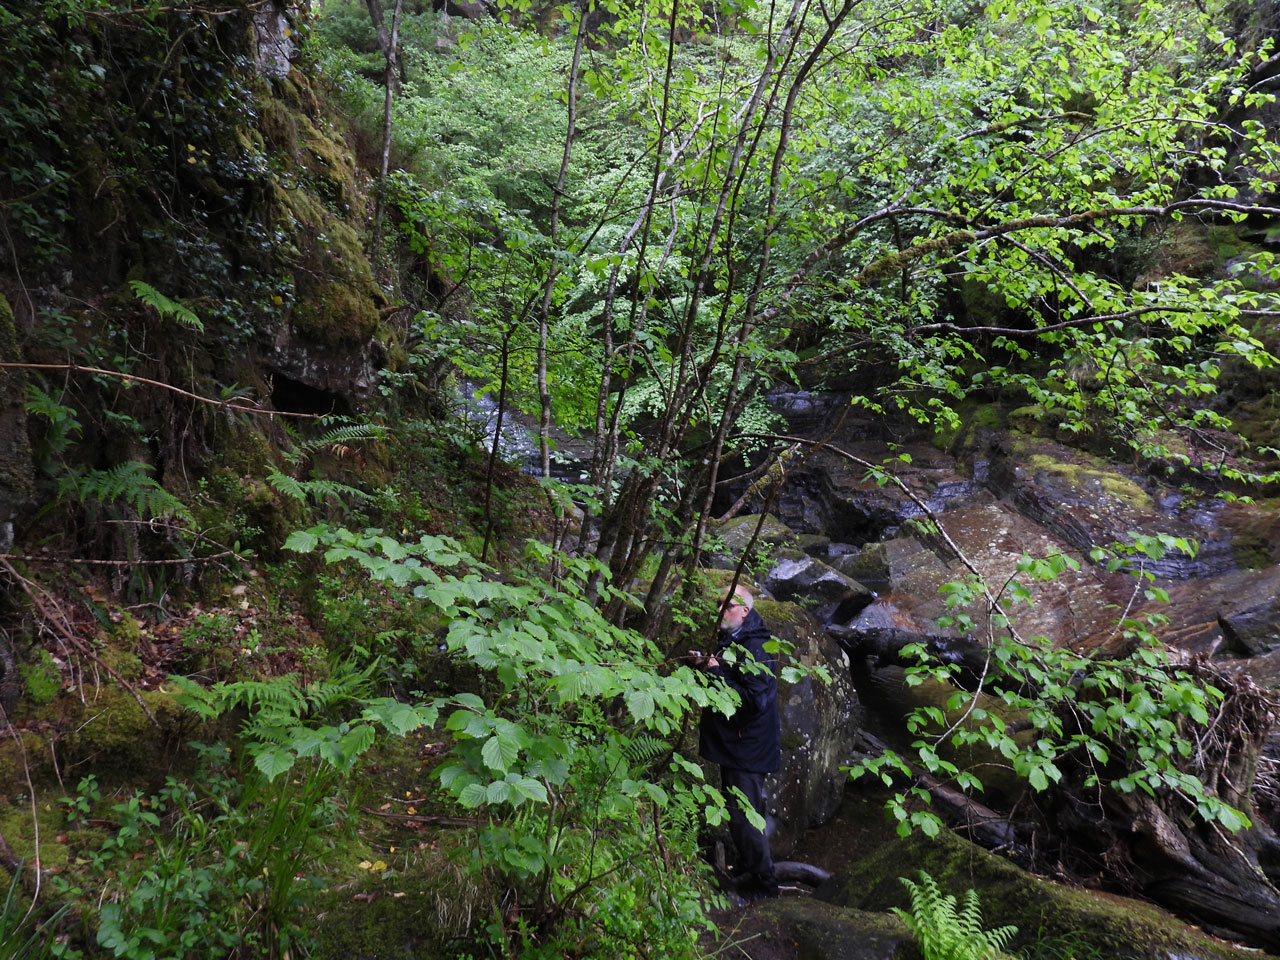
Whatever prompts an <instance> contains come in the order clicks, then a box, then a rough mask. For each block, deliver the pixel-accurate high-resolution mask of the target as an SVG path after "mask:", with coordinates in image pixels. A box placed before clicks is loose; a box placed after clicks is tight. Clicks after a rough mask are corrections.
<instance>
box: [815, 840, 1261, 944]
mask: <svg viewBox="0 0 1280 960" xmlns="http://www.w3.org/2000/svg"><path fill="white" fill-rule="evenodd" d="M920 870H924V871H925V872H926V873H928V874H929V875H930V876H932V877H933V878H934V879H935V880H936V881H937V882H938V886H939V887H940V888H941V890H942V891H943V892H944V893H947V894H952V895H955V896H962V895H963V893H964V891H965V890H967V889H970V888H972V889H974V890H976V891H977V893H978V897H979V903H980V905H981V907H982V916H983V919H984V926H985V927H986V928H987V929H992V928H995V927H1000V926H1004V925H1005V924H1015V925H1017V927H1018V934H1017V936H1016V937H1015V938H1014V940H1013V941H1012V947H1014V948H1022V947H1025V946H1028V945H1029V944H1032V943H1034V942H1036V941H1037V940H1045V939H1048V938H1052V937H1063V938H1072V939H1074V940H1075V941H1076V942H1078V943H1081V944H1085V945H1088V946H1091V947H1094V948H1095V949H1097V950H1099V951H1101V955H1102V956H1106V957H1115V958H1144V960H1145V958H1152V960H1156V958H1159V960H1166V958H1168V957H1170V956H1174V957H1180V958H1185V960H1193V958H1200V960H1243V958H1245V957H1258V956H1259V954H1257V953H1256V952H1248V953H1246V952H1243V951H1240V950H1235V949H1233V948H1231V947H1230V946H1228V945H1226V944H1224V943H1223V942H1222V941H1220V940H1216V939H1214V938H1212V937H1209V936H1207V935H1206V934H1204V933H1202V932H1200V931H1199V930H1198V929H1196V928H1195V927H1192V926H1189V925H1187V924H1184V923H1182V922H1181V921H1179V920H1178V919H1177V918H1175V917H1173V916H1171V915H1170V914H1168V913H1166V912H1164V911H1163V910H1161V909H1159V908H1158V907H1155V906H1153V905H1152V904H1149V903H1144V902H1141V901H1138V900H1131V899H1128V898H1125V897H1118V896H1113V895H1109V894H1101V893H1097V892H1094V891H1090V890H1079V889H1075V888H1071V887H1066V886H1063V885H1062V884H1058V883H1053V882H1052V881H1049V880H1042V879H1040V878H1038V877H1033V876H1031V875H1030V874H1028V873H1026V872H1025V871H1023V870H1021V869H1019V868H1018V867H1016V866H1014V865H1013V864H1012V863H1009V862H1008V861H1006V860H1002V859H1001V858H1000V857H997V856H995V855H993V854H991V853H988V852H987V851H986V850H983V849H982V848H980V847H977V846H975V845H974V844H971V843H969V842H968V841H966V840H963V839H961V838H960V837H957V836H956V835H955V834H952V833H949V832H946V831H944V832H943V833H942V834H940V835H939V836H937V837H935V838H933V839H930V838H928V837H925V836H923V835H922V834H914V835H912V836H911V837H908V838H906V839H905V840H900V841H897V842H895V843H891V844H889V845H887V846H885V847H883V848H882V849H881V850H879V851H878V852H877V853H875V854H873V855H872V856H871V857H868V858H867V859H866V860H865V861H863V862H862V863H859V864H856V865H854V866H852V867H850V868H849V869H848V870H845V871H842V872H841V873H839V874H837V875H835V876H833V877H832V878H831V880H829V881H828V882H827V883H826V884H824V885H823V886H822V887H821V888H820V889H819V891H818V893H817V896H818V898H819V899H821V900H824V901H826V902H829V903H834V904H838V905H840V906H845V907H853V908H856V909H860V910H889V909H892V908H893V907H901V908H909V907H910V903H909V899H908V894H907V891H906V888H905V887H904V886H903V885H902V883H901V882H900V881H899V878H900V877H904V876H907V877H913V876H915V875H916V873H917V871H920Z"/></svg>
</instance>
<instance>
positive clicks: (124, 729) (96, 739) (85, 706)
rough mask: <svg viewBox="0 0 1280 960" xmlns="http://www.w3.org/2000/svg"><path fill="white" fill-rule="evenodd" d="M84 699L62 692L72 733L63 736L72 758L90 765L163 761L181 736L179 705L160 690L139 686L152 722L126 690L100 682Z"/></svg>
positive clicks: (138, 766) (139, 766) (137, 766)
mask: <svg viewBox="0 0 1280 960" xmlns="http://www.w3.org/2000/svg"><path fill="white" fill-rule="evenodd" d="M88 692H89V693H92V694H93V697H92V699H91V700H89V702H87V703H81V702H80V701H79V699H78V698H72V697H66V698H63V699H64V701H66V702H67V703H68V709H67V710H66V711H64V714H63V716H64V719H65V720H66V721H69V722H68V726H70V728H71V730H72V732H71V733H69V734H68V735H67V736H66V737H65V738H63V740H62V741H61V744H60V745H61V747H62V750H63V752H64V753H65V755H66V758H67V760H68V761H69V762H71V763H81V762H86V761H91V762H92V763H93V764H94V766H102V765H108V766H115V767H118V768H120V769H125V770H132V771H134V772H135V775H136V774H137V773H138V772H140V771H145V770H148V769H154V768H157V767H159V766H163V765H164V763H165V762H166V760H167V758H168V756H169V754H170V753H171V752H172V750H173V748H174V747H175V745H176V744H178V743H181V742H182V740H183V739H185V737H184V736H183V718H182V707H180V706H179V705H178V702H177V701H176V700H174V699H173V697H171V696H170V695H169V694H167V693H164V692H162V691H160V690H139V691H138V696H139V697H140V698H141V699H142V701H143V703H145V704H146V706H147V709H148V710H149V711H150V712H151V716H152V717H154V718H155V721H156V722H155V723H152V722H151V717H148V716H147V715H146V713H144V712H143V710H142V706H141V705H140V704H139V703H138V701H137V700H135V699H134V697H133V695H132V694H131V693H129V691H127V690H123V689H121V688H119V687H118V686H115V685H114V684H113V685H107V684H103V685H102V686H100V687H98V688H97V690H94V691H88Z"/></svg>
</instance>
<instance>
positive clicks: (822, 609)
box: [765, 556, 874, 623]
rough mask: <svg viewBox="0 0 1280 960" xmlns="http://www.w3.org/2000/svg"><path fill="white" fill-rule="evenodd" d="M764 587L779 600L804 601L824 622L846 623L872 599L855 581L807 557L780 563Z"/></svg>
mask: <svg viewBox="0 0 1280 960" xmlns="http://www.w3.org/2000/svg"><path fill="white" fill-rule="evenodd" d="M765 587H766V589H768V590H769V592H770V593H772V594H773V595H774V596H775V597H777V598H778V599H779V600H796V599H804V600H805V601H806V602H807V604H808V605H809V607H810V609H811V610H812V611H813V613H814V615H815V616H816V617H817V618H818V619H819V620H821V621H823V622H824V623H830V622H837V623H845V622H848V621H849V620H850V619H851V618H853V617H854V616H856V615H857V613H858V611H860V610H861V609H862V608H863V607H865V606H866V605H867V604H868V603H870V602H871V601H872V599H873V598H874V594H873V593H872V592H871V591H870V590H868V589H867V588H866V587H864V586H863V585H862V584H860V583H858V582H857V581H856V580H852V579H850V578H849V577H846V576H845V575H844V574H843V573H840V571H838V570H833V569H831V567H828V566H827V565H826V564H825V563H823V562H822V561H820V560H816V559H815V558H813V557H809V556H804V557H801V558H799V559H796V560H783V561H782V562H781V563H780V564H778V565H777V566H776V567H774V568H773V569H772V570H771V571H770V572H769V575H768V576H767V577H766V578H765Z"/></svg>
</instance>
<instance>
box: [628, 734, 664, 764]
mask: <svg viewBox="0 0 1280 960" xmlns="http://www.w3.org/2000/svg"><path fill="white" fill-rule="evenodd" d="M670 749H671V745H670V744H669V743H667V741H665V740H659V739H658V738H657V737H651V736H648V735H646V734H641V735H640V736H637V737H635V738H633V739H632V740H631V742H630V743H628V744H627V745H626V747H625V748H624V749H623V751H622V752H623V755H624V756H625V757H626V758H627V760H628V761H629V762H631V763H633V764H641V763H648V762H649V761H650V760H652V759H653V758H654V757H660V756H662V755H663V754H664V753H666V752H667V751H668V750H670Z"/></svg>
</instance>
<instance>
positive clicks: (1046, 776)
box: [852, 534, 1250, 836]
mask: <svg viewBox="0 0 1280 960" xmlns="http://www.w3.org/2000/svg"><path fill="white" fill-rule="evenodd" d="M1167 550H1178V551H1180V552H1183V553H1185V554H1187V555H1189V556H1194V554H1195V552H1196V544H1195V542H1194V541H1190V540H1187V539H1185V538H1177V537H1172V536H1168V535H1156V536H1146V535H1139V534H1133V535H1132V539H1131V542H1130V543H1128V544H1114V545H1112V547H1111V548H1110V549H1106V550H1104V549H1101V548H1099V549H1097V550H1095V551H1094V559H1095V560H1098V561H1101V560H1106V561H1107V569H1108V570H1109V571H1111V572H1114V571H1117V570H1121V569H1128V570H1130V572H1131V573H1132V574H1133V575H1134V577H1135V579H1136V581H1137V583H1138V584H1139V586H1140V587H1141V585H1143V584H1150V582H1151V580H1152V579H1153V577H1152V575H1151V573H1150V571H1148V570H1144V569H1143V567H1142V566H1141V564H1139V563H1135V562H1134V557H1135V556H1137V557H1143V558H1148V559H1160V558H1161V557H1163V556H1164V555H1165V552H1166V551H1167ZM1078 567H1079V564H1078V562H1077V561H1075V560H1073V559H1071V558H1069V557H1066V556H1063V555H1054V556H1051V557H1047V558H1033V557H1030V556H1024V557H1023V558H1022V559H1021V561H1020V562H1019V564H1018V572H1019V574H1020V575H1021V576H1020V577H1013V578H1011V579H1010V580H1009V581H1008V582H1006V583H1005V584H1004V585H1003V587H1002V588H1001V589H1000V592H999V594H998V595H997V596H996V597H995V598H994V599H993V602H994V605H995V607H994V610H993V612H992V615H991V618H990V627H989V630H990V631H991V632H990V633H989V635H988V641H989V643H990V655H989V657H988V660H987V664H986V673H985V675H984V681H983V685H982V686H981V687H980V688H979V689H978V690H977V691H974V692H970V691H967V690H962V689H957V690H954V692H952V693H951V694H950V696H949V698H948V700H947V703H946V710H945V711H944V710H943V709H941V708H939V707H937V706H921V707H917V708H915V709H914V710H912V711H911V713H910V714H909V716H908V718H907V729H908V731H909V732H910V733H912V734H914V735H916V736H917V737H918V738H919V739H917V740H915V741H914V742H913V743H912V745H911V749H912V751H914V756H913V758H912V759H913V760H914V762H916V763H917V764H918V765H919V767H920V769H922V770H924V771H926V772H927V773H928V774H930V775H931V776H934V777H937V778H940V779H943V780H946V781H950V782H953V783H954V784H955V785H956V786H957V787H958V788H959V789H961V790H964V791H966V792H969V791H981V790H982V789H983V783H982V779H981V776H980V774H979V773H978V772H977V771H976V770H975V769H965V768H962V767H961V765H960V764H959V763H958V762H956V761H955V760H951V759H947V756H946V753H945V751H946V750H947V749H948V748H954V749H957V750H964V749H969V748H975V747H977V748H980V749H983V750H986V751H989V753H990V755H991V756H993V757H998V758H999V760H1000V762H1001V763H1004V764H1007V765H1009V766H1010V767H1011V768H1012V769H1013V771H1014V772H1015V773H1016V774H1018V776H1019V777H1021V778H1025V780H1026V782H1027V784H1028V785H1029V786H1030V788H1031V789H1032V790H1034V791H1036V792H1040V791H1044V790H1046V789H1048V788H1049V787H1050V785H1051V784H1056V783H1059V782H1061V781H1062V780H1063V779H1064V777H1067V776H1070V777H1075V778H1078V779H1079V781H1080V783H1081V784H1082V786H1083V787H1084V788H1086V789H1095V788H1096V789H1103V788H1106V789H1112V790H1117V791H1120V792H1122V793H1132V792H1133V791H1135V790H1137V791H1141V792H1143V793H1145V794H1147V795H1148V796H1152V797H1157V798H1166V797H1174V798H1177V799H1178V800H1179V801H1180V806H1181V807H1182V809H1184V810H1187V811H1193V812H1194V813H1195V815H1196V816H1198V817H1200V818H1202V819H1204V820H1207V821H1211V822H1216V823H1217V824H1219V825H1221V826H1222V827H1224V828H1226V829H1227V830H1229V831H1232V832H1234V831H1237V830H1240V829H1244V828H1247V827H1248V826H1249V824H1250V821H1249V818H1248V816H1247V815H1246V814H1245V813H1244V812H1242V811H1241V810H1239V809H1236V808H1235V807H1234V806H1232V804H1231V803H1230V802H1228V800H1226V799H1224V798H1223V797H1221V796H1219V795H1218V794H1217V793H1215V792H1214V791H1213V790H1212V789H1210V788H1207V787H1206V785H1205V778H1204V777H1202V776H1200V774H1201V772H1202V771H1203V770H1204V769H1206V768H1207V767H1208V766H1211V765H1212V764H1213V762H1214V760H1213V757H1212V755H1211V754H1210V753H1208V752H1206V745H1205V741H1204V738H1203V737H1202V736H1200V735H1199V734H1198V733H1197V729H1198V728H1203V727H1205V726H1207V725H1208V724H1209V723H1210V718H1211V716H1212V715H1213V714H1214V713H1216V711H1217V708H1218V706H1219V705H1220V704H1221V703H1222V700H1223V693H1222V691H1220V690H1218V689H1217V688H1216V687H1214V686H1212V685H1211V684H1209V683H1206V682H1205V681H1204V680H1203V678H1202V677H1200V676H1199V675H1197V674H1196V673H1195V671H1194V670H1193V669H1192V668H1190V667H1178V666H1175V665H1173V664H1171V663H1170V662H1169V659H1168V657H1167V656H1166V654H1165V652H1164V648H1163V647H1162V645H1161V644H1160V643H1159V641H1158V639H1157V638H1156V635H1155V633H1154V631H1155V630H1157V629H1158V628H1159V627H1160V626H1161V625H1162V623H1163V619H1162V618H1160V617H1159V616H1156V615H1150V616H1148V617H1147V618H1146V619H1143V620H1138V619H1135V618H1124V619H1122V620H1121V621H1120V622H1119V623H1118V624H1117V633H1118V635H1119V636H1120V637H1121V638H1122V639H1123V640H1125V641H1126V646H1127V647H1129V648H1132V652H1130V653H1126V654H1122V655H1116V656H1100V655H1093V656H1090V655H1086V654H1082V653H1078V652H1075V651H1073V650H1071V649H1068V648H1063V647H1058V646H1055V645H1054V644H1053V643H1052V642H1051V641H1050V640H1049V639H1048V638H1045V637H1030V638H1023V637H1020V636H1018V635H1017V633H1016V630H1015V628H1014V624H1015V618H1014V617H1013V615H1012V613H1010V612H1008V611H1010V609H1011V608H1012V607H1013V606H1014V605H1015V604H1016V603H1019V602H1022V603H1030V602H1032V601H1033V596H1032V593H1031V591H1030V589H1029V586H1028V584H1027V581H1029V582H1030V583H1032V584H1034V583H1035V582H1037V581H1040V582H1044V581H1049V580H1053V579H1056V578H1057V577H1058V576H1059V575H1060V574H1062V573H1063V572H1064V571H1065V570H1067V569H1078ZM986 590H987V586H986V585H985V584H984V583H983V582H982V581H981V580H980V579H978V578H976V577H975V578H973V579H971V580H969V581H965V582H955V583H950V584H946V585H945V586H944V587H943V588H942V593H943V595H944V596H945V598H946V602H947V605H948V607H950V608H951V609H953V610H954V611H956V612H955V613H954V614H953V615H950V616H947V617H944V618H942V620H941V621H940V625H941V626H944V627H957V628H959V629H961V630H965V631H971V630H974V629H976V624H975V622H974V620H973V619H972V618H971V617H970V616H969V615H968V614H966V613H964V612H963V611H964V610H965V609H966V608H972V606H973V605H974V604H975V603H976V602H980V601H981V600H982V598H983V597H984V596H985V595H986V594H985V591H986ZM1145 594H1146V598H1147V599H1148V600H1153V601H1162V600H1167V599H1168V597H1167V595H1166V594H1165V593H1164V591H1163V590H1160V589H1159V588H1157V587H1154V586H1147V587H1146V588H1145ZM901 655H902V656H903V657H906V658H910V659H911V660H913V661H914V663H913V665H912V666H911V667H909V668H908V670H907V678H906V682H907V683H908V684H909V685H912V686H919V685H920V684H922V683H925V682H926V681H937V682H941V683H943V684H947V685H950V684H951V681H952V679H953V676H954V675H955V674H956V673H957V672H958V670H959V668H958V666H957V665H956V664H946V663H941V662H939V660H938V659H937V658H936V657H935V656H934V655H933V654H932V653H931V652H930V651H929V650H928V649H926V648H925V647H924V646H923V645H921V644H912V645H908V646H906V647H904V648H903V649H902V651H901ZM989 693H990V694H994V695H996V696H998V698H999V704H998V706H999V709H997V704H995V703H992V702H991V701H990V700H988V699H984V697H986V696H988V695H989ZM1011 717H1016V718H1019V720H1020V721H1021V722H1023V723H1025V725H1026V726H1028V727H1030V728H1031V730H1032V731H1033V734H1034V735H1033V736H1031V737H1026V736H1021V737H1019V736H1017V735H1016V730H1015V728H1014V727H1013V726H1012V724H1011V722H1010V718H1011ZM895 773H896V774H904V775H907V776H911V768H910V766H909V765H908V764H907V763H906V761H905V760H904V758H903V757H901V756H899V755H898V754H896V753H894V752H892V751H889V752H886V753H885V754H884V755H883V756H881V757H878V758H875V759H872V760H870V761H865V762H863V763H860V764H857V765H855V766H854V767H853V768H852V775H853V776H854V777H859V776H862V775H864V774H871V775H874V776H877V777H879V778H880V779H881V780H882V781H883V782H884V783H885V784H886V785H887V786H889V785H892V784H893V782H894V774H895ZM911 800H918V801H922V802H923V803H924V804H926V805H927V804H928V803H929V802H930V794H929V792H928V790H926V789H924V788H923V787H920V786H915V787H912V788H910V789H909V790H907V791H905V792H901V793H897V794H895V796H894V797H893V798H892V799H891V800H890V801H889V803H888V809H889V811H890V812H891V814H892V815H893V816H894V817H895V819H897V821H898V832H899V833H900V834H901V835H903V836H905V835H906V834H907V833H909V832H910V831H911V830H912V829H913V828H920V829H922V830H923V831H924V832H926V833H927V834H929V835H933V834H934V833H936V832H937V830H938V829H939V828H940V822H939V821H938V819H937V818H936V816H934V815H933V814H932V813H930V812H928V811H927V810H910V809H909V808H908V804H909V801H911Z"/></svg>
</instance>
